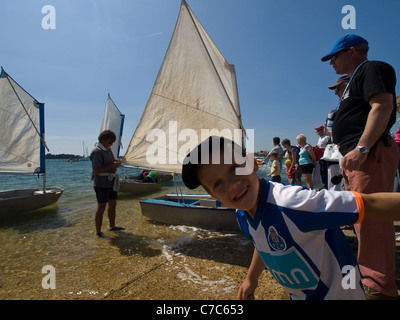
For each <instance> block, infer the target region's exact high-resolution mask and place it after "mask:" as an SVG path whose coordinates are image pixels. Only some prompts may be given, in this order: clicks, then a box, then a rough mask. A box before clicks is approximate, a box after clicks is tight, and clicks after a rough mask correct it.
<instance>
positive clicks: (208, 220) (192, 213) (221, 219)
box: [139, 193, 239, 231]
mask: <svg viewBox="0 0 400 320" xmlns="http://www.w3.org/2000/svg"><path fill="white" fill-rule="evenodd" d="M178 198H179V199H181V200H178ZM179 201H184V204H183V203H182V202H179ZM139 203H140V207H141V210H142V214H143V215H144V216H146V217H147V218H149V219H151V220H155V221H158V222H162V223H166V224H172V225H188V226H193V227H199V228H203V229H212V230H227V231H239V226H238V223H237V220H236V213H235V209H233V208H229V207H226V206H224V205H223V204H221V203H219V201H218V200H216V199H214V198H212V197H211V196H209V195H206V194H183V195H179V196H178V195H177V194H175V193H172V194H167V195H164V196H161V197H156V198H153V199H143V200H140V201H139Z"/></svg>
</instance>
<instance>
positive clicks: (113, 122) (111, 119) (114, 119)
mask: <svg viewBox="0 0 400 320" xmlns="http://www.w3.org/2000/svg"><path fill="white" fill-rule="evenodd" d="M124 119H125V115H123V114H122V113H121V112H120V111H119V110H118V108H117V106H116V105H115V103H114V101H113V100H112V99H111V97H110V94H109V95H108V98H107V103H106V108H105V110H104V116H103V122H102V124H101V128H100V132H102V131H104V130H111V131H113V132H114V133H115V135H116V137H117V140H115V142H114V144H113V145H112V146H111V150H112V152H113V155H114V157H117V158H118V157H119V152H120V148H121V137H122V131H123V128H124Z"/></svg>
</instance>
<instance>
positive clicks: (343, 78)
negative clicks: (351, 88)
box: [328, 75, 350, 90]
mask: <svg viewBox="0 0 400 320" xmlns="http://www.w3.org/2000/svg"><path fill="white" fill-rule="evenodd" d="M349 81H350V77H349V76H348V75H344V76H341V77H339V79H337V81H336V83H335V84H333V85H331V86H329V87H328V88H329V89H331V90H335V89H336V88H337V87H338V86H340V85H341V84H342V83H348V82H349Z"/></svg>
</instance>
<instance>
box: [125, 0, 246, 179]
mask: <svg viewBox="0 0 400 320" xmlns="http://www.w3.org/2000/svg"><path fill="white" fill-rule="evenodd" d="M212 129H214V132H211V133H210V134H208V133H207V132H208V131H207V130H212ZM234 129H242V125H241V119H240V107H239V99H238V94H237V87H236V76H235V70H234V66H233V65H230V64H229V63H228V62H227V61H226V60H225V58H224V57H223V55H222V54H221V52H220V51H219V50H218V48H217V46H216V45H215V44H214V42H213V41H212V40H211V38H210V36H209V35H208V34H207V32H206V31H205V29H204V28H203V26H202V25H201V24H200V22H199V20H198V19H197V18H196V16H195V15H194V13H193V12H192V10H191V9H190V7H189V6H188V5H187V3H186V1H184V0H183V1H182V3H181V7H180V12H179V16H178V20H177V23H176V26H175V29H174V32H173V35H172V38H171V41H170V44H169V47H168V50H167V52H166V55H165V57H164V60H163V63H162V66H161V69H160V71H159V73H158V76H157V79H156V81H155V83H154V86H153V89H152V91H151V94H150V97H149V100H148V102H147V104H146V107H145V110H144V112H143V115H142V117H141V119H140V122H139V124H138V127H137V128H136V131H135V133H134V135H133V137H132V139H131V142H130V144H129V147H128V149H127V152H126V154H125V156H124V159H123V162H125V163H128V164H133V165H138V166H143V167H149V168H156V169H158V170H167V171H174V172H180V171H181V166H182V160H183V158H184V157H185V156H186V154H187V152H189V151H190V150H191V149H192V148H193V147H194V146H196V145H197V144H198V143H200V142H201V141H199V140H203V139H205V138H207V137H208V136H209V135H211V134H215V133H216V134H218V135H222V136H225V137H228V138H234V137H233V130H234ZM202 130H203V131H202ZM163 133H164V134H163ZM237 140H238V139H235V141H236V142H238V143H240V144H241V136H240V139H239V141H237ZM151 156H153V157H152V158H153V159H152V160H154V158H156V159H155V160H156V161H149V157H151Z"/></svg>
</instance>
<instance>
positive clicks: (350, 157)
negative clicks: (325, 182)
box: [342, 149, 368, 172]
mask: <svg viewBox="0 0 400 320" xmlns="http://www.w3.org/2000/svg"><path fill="white" fill-rule="evenodd" d="M367 158H368V154H367V153H361V152H359V151H358V150H356V149H354V150H352V151H350V152H349V153H348V154H346V155H345V156H344V157H343V159H342V169H345V170H348V171H350V172H352V171H357V170H360V167H361V165H362V164H363V163H364V161H365V160H367Z"/></svg>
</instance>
